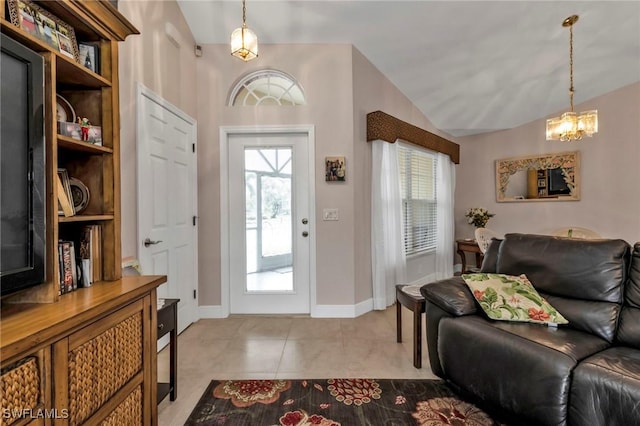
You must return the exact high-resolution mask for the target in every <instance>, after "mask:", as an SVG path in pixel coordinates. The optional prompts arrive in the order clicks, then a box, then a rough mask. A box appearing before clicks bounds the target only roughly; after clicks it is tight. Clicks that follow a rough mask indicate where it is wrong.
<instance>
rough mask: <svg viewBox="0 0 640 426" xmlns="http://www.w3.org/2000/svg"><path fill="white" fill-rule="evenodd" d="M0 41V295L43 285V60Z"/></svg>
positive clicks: (6, 40)
mask: <svg viewBox="0 0 640 426" xmlns="http://www.w3.org/2000/svg"><path fill="white" fill-rule="evenodd" d="M1 37H2V38H1V39H0V219H1V220H0V294H1V295H2V296H5V295H7V294H10V293H15V292H16V291H19V290H22V289H25V288H27V287H31V286H35V285H38V284H41V283H43V282H44V281H45V205H46V199H45V196H46V180H45V179H46V178H45V176H46V172H45V140H44V60H43V58H42V56H40V55H38V54H37V53H36V52H34V51H32V50H31V49H28V48H27V47H25V46H23V45H22V44H20V43H18V42H16V41H15V40H13V39H11V38H9V37H7V36H6V35H4V34H1Z"/></svg>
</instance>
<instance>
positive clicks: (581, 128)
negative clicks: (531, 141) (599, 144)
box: [547, 15, 598, 142]
mask: <svg viewBox="0 0 640 426" xmlns="http://www.w3.org/2000/svg"><path fill="white" fill-rule="evenodd" d="M576 22H578V15H572V16H569V17H568V18H567V19H565V20H564V21H563V22H562V26H563V27H569V99H570V102H571V111H568V112H565V113H564V114H562V115H561V116H560V117H554V118H550V119H548V120H547V140H548V141H552V140H560V141H569V142H570V141H576V140H580V139H582V138H583V136H588V137H591V136H593V134H594V133H598V111H597V110H592V111H585V112H581V113H580V114H576V113H575V112H574V111H573V92H574V89H573V24H575V23H576Z"/></svg>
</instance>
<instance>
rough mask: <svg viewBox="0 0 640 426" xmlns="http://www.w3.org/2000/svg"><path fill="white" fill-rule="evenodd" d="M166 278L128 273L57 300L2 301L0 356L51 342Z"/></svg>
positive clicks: (147, 290)
mask: <svg viewBox="0 0 640 426" xmlns="http://www.w3.org/2000/svg"><path fill="white" fill-rule="evenodd" d="M166 281H167V277H166V276H164V275H147V276H144V275H143V276H130V277H123V278H121V279H119V280H116V281H110V282H109V281H101V282H97V283H94V284H93V285H92V286H91V287H88V288H80V289H78V290H76V291H73V292H71V293H67V294H63V295H62V296H60V298H59V300H58V302H57V303H48V304H37V303H29V304H3V305H2V322H0V335H2V342H1V348H0V359H7V358H10V357H12V356H15V355H18V354H20V353H24V352H27V351H29V350H30V349H32V348H34V347H36V346H41V345H48V344H52V343H53V342H54V341H55V340H56V339H57V338H60V336H62V335H65V334H68V333H69V330H72V329H73V328H75V327H78V326H80V325H82V324H84V323H86V322H87V321H90V320H94V319H98V318H100V317H102V316H103V315H106V314H107V313H109V312H112V311H113V310H114V309H116V308H118V307H119V306H121V305H124V304H126V303H130V302H131V301H133V300H134V299H135V298H139V297H143V296H144V295H145V294H147V293H148V292H149V291H151V290H153V289H155V288H156V287H157V286H159V285H160V284H162V283H164V282H166Z"/></svg>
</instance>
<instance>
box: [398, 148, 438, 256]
mask: <svg viewBox="0 0 640 426" xmlns="http://www.w3.org/2000/svg"><path fill="white" fill-rule="evenodd" d="M398 168H399V172H400V188H401V189H400V191H401V194H402V213H403V226H404V236H405V237H404V247H405V253H406V255H407V256H409V255H412V254H417V253H420V252H422V251H426V250H433V249H435V247H436V232H437V231H436V211H437V210H436V157H435V155H432V154H430V153H428V152H425V151H423V150H421V149H416V148H413V147H410V146H406V145H398Z"/></svg>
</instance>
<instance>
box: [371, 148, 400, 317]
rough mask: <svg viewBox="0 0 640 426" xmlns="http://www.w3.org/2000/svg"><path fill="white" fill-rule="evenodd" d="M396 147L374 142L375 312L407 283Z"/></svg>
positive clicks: (373, 267)
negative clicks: (397, 287) (396, 290)
mask: <svg viewBox="0 0 640 426" xmlns="http://www.w3.org/2000/svg"><path fill="white" fill-rule="evenodd" d="M396 145H397V144H395V143H388V142H385V141H381V140H376V141H373V162H372V163H373V164H372V169H371V170H372V184H371V268H372V273H373V309H386V308H387V306H389V305H391V304H393V302H394V301H395V285H396V284H404V283H405V282H406V267H407V260H406V257H405V253H404V235H403V228H402V196H401V194H400V173H399V171H398V153H397V146H396Z"/></svg>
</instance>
